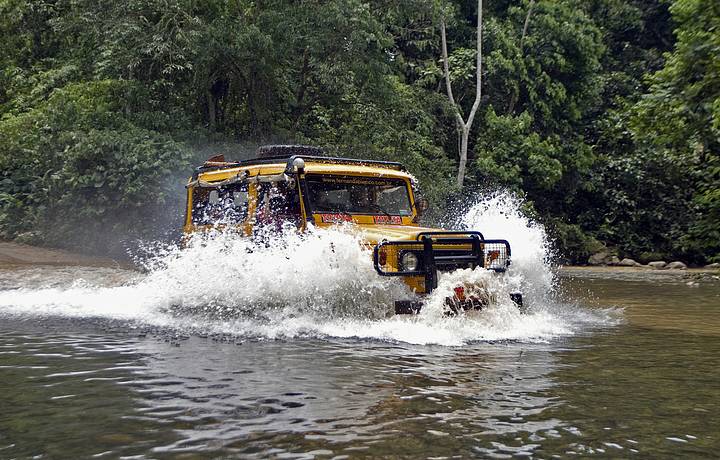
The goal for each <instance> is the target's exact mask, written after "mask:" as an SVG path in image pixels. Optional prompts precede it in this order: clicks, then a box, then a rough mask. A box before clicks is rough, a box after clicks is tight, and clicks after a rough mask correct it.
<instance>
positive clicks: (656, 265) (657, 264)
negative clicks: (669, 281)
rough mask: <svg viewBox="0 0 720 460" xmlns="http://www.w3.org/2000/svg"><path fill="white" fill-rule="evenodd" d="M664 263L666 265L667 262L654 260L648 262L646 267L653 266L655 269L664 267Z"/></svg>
mask: <svg viewBox="0 0 720 460" xmlns="http://www.w3.org/2000/svg"><path fill="white" fill-rule="evenodd" d="M665 265H667V263H665V261H664V260H656V261H654V262H648V267H650V268H654V269H656V270H659V269H661V268H665Z"/></svg>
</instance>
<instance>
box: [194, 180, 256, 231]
mask: <svg viewBox="0 0 720 460" xmlns="http://www.w3.org/2000/svg"><path fill="white" fill-rule="evenodd" d="M247 214H248V192H247V184H232V185H228V186H224V187H218V188H198V189H196V190H195V191H194V193H193V212H192V221H193V223H194V224H196V225H213V224H238V223H241V222H243V221H244V220H245V219H246V218H247Z"/></svg>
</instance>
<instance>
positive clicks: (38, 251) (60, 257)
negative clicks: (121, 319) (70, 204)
mask: <svg viewBox="0 0 720 460" xmlns="http://www.w3.org/2000/svg"><path fill="white" fill-rule="evenodd" d="M32 265H45V266H58V267H61V266H66V267H106V268H123V269H132V268H134V267H133V265H132V264H131V263H129V262H127V261H119V260H116V259H112V258H110V257H97V256H88V255H84V254H79V253H75V252H71V251H66V250H62V249H52V248H43V247H39V246H31V245H28V244H22V243H15V242H11V241H0V267H6V266H32ZM557 271H558V273H559V274H560V275H561V276H574V275H577V276H579V277H587V276H597V277H600V278H603V277H607V276H610V275H611V274H613V273H615V274H624V275H626V276H630V277H633V278H647V279H653V278H658V277H659V278H667V277H683V278H688V279H698V278H710V279H720V268H707V267H704V268H687V269H653V268H650V267H647V266H639V267H624V266H619V265H597V266H593V265H560V266H558V267H557Z"/></svg>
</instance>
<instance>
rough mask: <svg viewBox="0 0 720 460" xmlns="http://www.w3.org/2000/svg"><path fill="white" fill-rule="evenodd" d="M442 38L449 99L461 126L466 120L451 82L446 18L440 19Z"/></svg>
mask: <svg viewBox="0 0 720 460" xmlns="http://www.w3.org/2000/svg"><path fill="white" fill-rule="evenodd" d="M440 38H441V39H442V61H443V71H444V73H445V89H446V90H447V96H448V99H450V104H452V106H453V110H454V111H455V116H456V117H457V122H458V124H459V125H460V126H463V127H464V126H465V121H464V120H463V117H462V114H461V113H460V108H459V107H458V105H457V103H456V102H455V97H454V96H453V92H452V85H451V84H450V65H449V64H448V51H447V38H446V34H445V18H441V19H440Z"/></svg>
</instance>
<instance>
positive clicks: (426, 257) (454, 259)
mask: <svg viewBox="0 0 720 460" xmlns="http://www.w3.org/2000/svg"><path fill="white" fill-rule="evenodd" d="M389 246H397V247H398V250H397V260H396V261H395V262H396V267H397V269H395V270H385V268H384V267H387V266H388V262H390V261H389V260H387V259H388V258H387V255H386V256H385V261H383V263H380V262H381V260H380V254H381V251H383V249H384V248H386V247H389ZM406 252H412V253H413V254H414V255H415V256H416V257H417V259H418V264H417V267H416V268H415V269H414V270H405V269H404V268H403V267H402V262H401V260H402V258H403V255H404V254H405V253H406ZM373 265H374V266H375V271H377V272H378V274H380V275H381V276H424V277H425V292H426V293H430V292H432V290H433V289H435V288H436V287H437V281H438V279H437V278H438V277H437V272H438V270H441V271H449V270H454V269H457V268H468V267H469V268H476V267H483V268H486V269H488V270H495V271H497V272H504V271H505V270H507V267H508V266H509V265H510V243H508V242H507V240H486V239H485V238H484V237H483V235H482V233H480V232H461V231H459V232H422V233H419V234H418V235H417V237H416V240H415V241H412V240H410V241H407V240H406V241H382V242H380V243H378V244H377V245H376V246H375V249H374V251H373ZM390 267H392V266H390ZM392 268H394V267H392Z"/></svg>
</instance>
